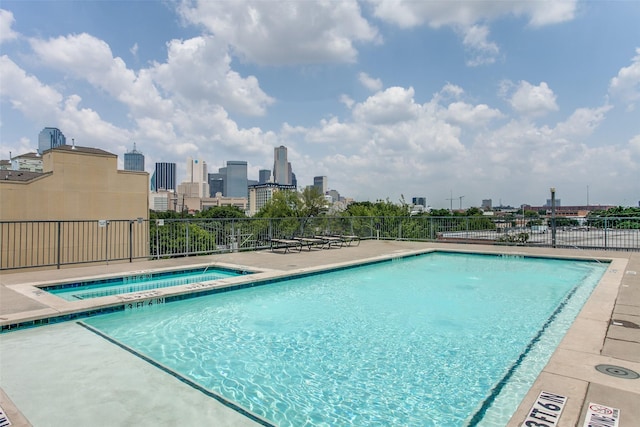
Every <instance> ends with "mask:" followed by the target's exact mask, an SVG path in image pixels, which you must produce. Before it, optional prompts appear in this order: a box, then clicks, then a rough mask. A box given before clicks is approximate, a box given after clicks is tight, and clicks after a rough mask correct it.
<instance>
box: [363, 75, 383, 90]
mask: <svg viewBox="0 0 640 427" xmlns="http://www.w3.org/2000/svg"><path fill="white" fill-rule="evenodd" d="M358 80H360V83H362V85H363V86H364V87H366V88H367V89H369V90H370V91H371V92H377V91H379V90H380V89H382V80H380V79H374V78H373V77H370V76H369V75H368V74H367V73H360V74H358Z"/></svg>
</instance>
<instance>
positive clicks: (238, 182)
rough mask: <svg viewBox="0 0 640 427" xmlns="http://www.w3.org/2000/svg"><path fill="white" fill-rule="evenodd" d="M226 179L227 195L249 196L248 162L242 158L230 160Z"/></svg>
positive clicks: (225, 191) (225, 194)
mask: <svg viewBox="0 0 640 427" xmlns="http://www.w3.org/2000/svg"><path fill="white" fill-rule="evenodd" d="M225 169H226V172H227V173H226V179H225V181H224V193H223V194H224V196H225V197H244V198H245V199H246V198H247V192H248V188H247V162H245V161H241V160H228V161H227V167H226V168H225Z"/></svg>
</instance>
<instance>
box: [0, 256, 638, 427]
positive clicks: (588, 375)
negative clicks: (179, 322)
mask: <svg viewBox="0 0 640 427" xmlns="http://www.w3.org/2000/svg"><path fill="white" fill-rule="evenodd" d="M535 249H539V248H535ZM535 249H534V250H532V249H531V248H524V247H520V248H513V247H512V248H509V247H499V248H496V247H472V246H462V245H451V244H440V245H434V244H429V245H423V247H422V248H421V249H414V250H410V249H409V250H408V249H406V248H405V249H403V250H399V251H395V252H394V253H386V254H384V255H378V256H374V257H369V258H358V259H354V260H350V261H346V262H338V263H330V264H322V265H318V266H310V267H304V268H298V269H293V270H289V271H283V270H277V269H273V270H270V271H266V270H267V269H264V268H263V267H260V268H257V267H254V266H251V267H246V268H247V269H248V270H254V271H255V270H265V271H263V272H262V273H257V274H261V275H263V276H261V277H258V276H257V274H252V275H250V276H251V278H252V279H255V278H259V279H261V280H265V281H271V280H275V279H278V278H282V277H287V276H288V277H291V276H292V275H294V274H296V275H301V274H302V275H304V274H313V273H314V272H318V271H326V270H327V269H331V268H332V267H333V268H345V267H349V266H353V265H359V264H362V263H363V261H371V262H377V261H384V260H388V259H393V258H396V257H400V256H402V257H404V256H411V255H419V254H422V253H428V252H433V251H440V252H458V253H478V254H503V253H508V254H510V255H523V256H532V257H541V258H556V259H578V260H587V261H593V260H596V259H598V260H601V261H608V262H609V263H610V264H609V266H608V268H607V272H606V273H605V275H604V276H603V278H602V279H601V281H600V282H599V283H598V285H597V286H596V288H595V289H594V291H593V293H592V295H591V297H590V298H589V299H588V301H587V302H586V303H585V305H584V307H583V308H582V310H581V311H580V313H579V314H578V317H577V318H576V319H575V321H574V322H573V323H572V325H571V327H570V328H569V330H568V331H567V333H566V335H565V337H564V338H563V339H562V341H561V343H560V344H559V346H558V347H557V348H556V350H555V352H554V353H553V355H552V356H551V358H550V360H549V362H548V363H547V365H546V366H545V368H544V369H543V370H542V372H541V373H540V375H539V376H538V378H537V379H536V381H535V382H534V384H533V386H532V387H531V388H530V390H529V392H528V393H527V395H526V396H525V398H524V399H523V400H522V402H521V404H520V406H519V408H518V409H517V410H516V411H515V412H514V414H513V416H512V418H511V421H510V422H509V423H508V426H519V425H521V423H522V420H523V419H524V417H525V416H526V413H527V412H528V411H529V409H530V408H531V405H532V404H533V402H534V401H535V399H536V397H537V396H538V394H539V392H540V391H541V390H545V391H549V392H555V393H558V394H562V395H564V396H567V397H568V401H567V404H566V407H565V409H564V412H563V414H562V419H561V424H560V425H579V424H578V423H579V421H582V420H583V418H584V414H585V412H586V409H585V406H586V404H587V403H588V399H589V398H590V397H589V396H593V395H595V396H598V391H599V390H601V389H603V387H604V388H607V390H609V391H611V390H613V391H614V393H613V394H611V393H610V402H614V403H609V402H599V403H604V404H610V405H611V406H614V407H617V406H616V404H615V401H616V399H617V398H616V396H618V397H620V398H621V399H622V400H624V398H625V396H626V397H628V396H632V400H633V398H635V397H636V395H637V396H638V397H640V394H639V393H640V381H635V382H634V381H630V380H627V379H620V378H614V377H608V376H606V375H604V374H601V373H599V372H597V371H596V370H595V369H594V366H595V365H596V364H599V363H609V364H617V365H624V366H625V367H627V368H630V369H633V370H636V371H640V361H638V362H636V361H630V360H625V359H620V358H619V357H616V356H612V355H611V353H612V352H610V351H609V352H608V353H610V354H608V355H607V354H606V353H607V351H604V350H606V349H605V345H606V342H607V339H608V336H607V334H608V332H609V329H610V323H611V322H612V319H613V313H614V308H615V307H616V303H617V297H618V293H619V292H620V290H621V287H622V286H632V287H634V285H637V284H638V283H639V281H638V280H635V279H636V278H635V277H630V276H625V273H626V271H627V269H628V264H629V262H630V258H632V257H633V258H634V260H635V258H638V261H640V256H638V255H637V254H636V255H630V254H621V253H617V252H602V251H596V252H595V254H594V255H592V254H591V253H590V252H589V251H568V252H571V253H567V251H565V253H562V251H560V252H558V251H557V250H552V249H546V250H543V251H540V250H535ZM340 250H344V249H340ZM347 250H349V249H347ZM543 252H548V253H543ZM285 256H293V257H295V256H297V255H295V254H294V255H285ZM208 264H211V265H213V264H215V263H207V264H205V265H208ZM220 264H221V265H222V264H224V263H220ZM636 264H638V263H635V264H634V268H639V267H640V265H636ZM227 265H231V266H233V267H234V268H235V267H237V266H238V264H235V263H232V264H227ZM241 277H242V278H243V279H245V280H249V279H247V277H248V276H241ZM234 279H235V278H234ZM624 279H634V280H633V283H632V282H631V281H629V280H628V281H627V282H628V283H631V284H630V285H623V283H622V282H623V280H624ZM225 280H228V279H225ZM249 281H250V280H249ZM24 285H27V284H24ZM234 285H236V283H226V284H223V285H222V286H234ZM4 286H7V287H9V288H12V289H16V288H15V287H16V286H18V285H15V284H14V285H4ZM212 288H213V286H212ZM165 289H169V288H165ZM190 292H193V290H184V289H181V290H178V293H190ZM26 296H28V293H27V295H26ZM54 298H56V299H58V298H57V297H54ZM59 300H61V301H64V300H62V299H59ZM87 301H90V300H87ZM109 304H110V303H106V304H105V305H107V306H108V305H109ZM632 305H634V307H635V306H638V305H640V301H635V302H633V303H632ZM59 309H60V310H62V311H58V309H55V310H52V309H51V308H48V309H40V310H31V311H29V312H22V313H14V314H12V315H11V319H7V316H8V315H7V314H4V315H2V317H3V320H2V323H3V324H5V323H7V322H11V321H14V322H15V321H19V320H20V319H22V320H27V321H28V319H36V318H38V317H40V318H42V317H46V316H50V315H56V314H60V313H62V312H64V313H67V314H73V313H74V310H76V311H75V312H77V310H82V308H78V307H74V309H72V310H69V308H68V307H67V308H64V307H59ZM65 309H66V310H67V311H65ZM613 329H615V328H613ZM585 331H586V332H587V334H585ZM635 406H637V405H635ZM4 409H5V410H6V409H7V408H4ZM625 411H626V412H625ZM629 411H633V407H632V406H629V405H628V406H627V407H626V408H625V409H623V415H625V413H628V412H629ZM635 411H636V412H635V413H636V414H638V413H639V412H638V411H640V409H638V408H636V409H635ZM580 425H581V424H580ZM621 425H623V424H621Z"/></svg>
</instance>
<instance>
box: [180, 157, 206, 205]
mask: <svg viewBox="0 0 640 427" xmlns="http://www.w3.org/2000/svg"><path fill="white" fill-rule="evenodd" d="M208 178H209V177H208V175H207V163H206V162H205V161H203V160H200V159H193V158H192V157H188V158H187V176H186V179H185V180H184V181H183V182H182V183H181V184H180V185H179V186H178V194H179V195H181V196H183V197H191V198H201V199H202V198H203V197H208V196H209V183H208Z"/></svg>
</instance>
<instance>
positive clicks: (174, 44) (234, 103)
mask: <svg viewBox="0 0 640 427" xmlns="http://www.w3.org/2000/svg"><path fill="white" fill-rule="evenodd" d="M168 50H169V52H168V58H167V62H166V63H163V64H157V65H156V66H155V67H154V69H153V70H152V74H153V76H154V79H155V80H156V81H157V82H159V83H160V84H161V86H162V87H163V89H164V90H165V91H168V92H170V93H175V94H176V95H178V96H179V97H180V98H181V99H182V101H183V102H185V103H200V102H205V103H218V104H220V105H222V106H224V107H225V108H226V109H229V110H230V111H234V112H238V113H242V114H245V115H254V116H255V115H263V114H264V113H265V112H266V107H267V106H269V105H271V104H272V103H273V102H274V99H273V98H271V97H270V96H268V95H267V94H266V93H264V92H263V91H262V89H261V88H260V85H259V83H258V79H257V78H255V77H254V76H248V77H246V78H243V77H242V76H240V74H238V73H237V72H235V71H233V70H232V69H231V57H230V56H229V55H228V53H227V50H226V45H225V44H224V43H221V42H220V41H219V40H217V39H216V38H214V37H195V38H192V39H189V40H184V41H182V40H172V41H171V42H169V44H168ZM185 76H189V78H185Z"/></svg>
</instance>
